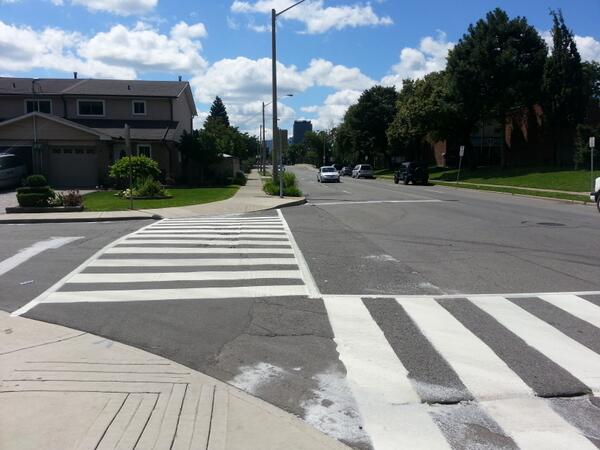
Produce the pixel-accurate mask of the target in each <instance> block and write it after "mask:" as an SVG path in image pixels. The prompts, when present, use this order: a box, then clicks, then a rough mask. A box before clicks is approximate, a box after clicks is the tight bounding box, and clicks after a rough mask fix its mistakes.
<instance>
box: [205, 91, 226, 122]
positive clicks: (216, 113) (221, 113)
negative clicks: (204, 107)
mask: <svg viewBox="0 0 600 450" xmlns="http://www.w3.org/2000/svg"><path fill="white" fill-rule="evenodd" d="M215 120H218V121H220V122H221V123H222V124H223V125H225V126H226V127H229V126H230V123H229V116H228V115H227V109H226V108H225V104H224V103H223V100H221V98H220V97H219V96H217V97H216V98H215V100H214V102H213V104H212V106H211V107H210V114H209V116H208V117H207V119H206V121H207V122H208V121H215Z"/></svg>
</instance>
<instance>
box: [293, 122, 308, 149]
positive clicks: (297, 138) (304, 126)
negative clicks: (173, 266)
mask: <svg viewBox="0 0 600 450" xmlns="http://www.w3.org/2000/svg"><path fill="white" fill-rule="evenodd" d="M312 130H313V127H312V122H311V121H310V120H295V121H294V144H302V143H303V142H304V135H305V134H306V133H307V132H309V131H312Z"/></svg>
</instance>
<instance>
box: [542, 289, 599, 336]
mask: <svg viewBox="0 0 600 450" xmlns="http://www.w3.org/2000/svg"><path fill="white" fill-rule="evenodd" d="M540 298H541V299H542V300H544V301H546V302H548V303H550V304H551V305H554V306H556V307H557V308H560V309H562V310H563V311H566V312H568V313H569V314H571V315H572V316H575V317H577V318H579V319H581V320H585V321H586V322H588V323H591V324H592V325H594V326H595V327H597V328H600V308H599V307H598V306H596V305H594V304H593V303H592V302H588V301H587V300H586V299H584V298H581V297H578V296H576V295H569V294H562V295H561V294H554V295H540Z"/></svg>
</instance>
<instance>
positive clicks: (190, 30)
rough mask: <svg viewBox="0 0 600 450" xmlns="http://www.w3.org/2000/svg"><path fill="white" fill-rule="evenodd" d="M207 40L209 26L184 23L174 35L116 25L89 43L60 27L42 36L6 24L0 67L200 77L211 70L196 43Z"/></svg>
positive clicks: (1, 27) (0, 35) (1, 31)
mask: <svg viewBox="0 0 600 450" xmlns="http://www.w3.org/2000/svg"><path fill="white" fill-rule="evenodd" d="M205 35H206V29H205V28H204V25H202V24H193V25H188V24H186V23H184V22H180V23H179V24H177V25H175V26H174V27H173V28H172V29H171V34H170V35H165V34H160V33H159V32H158V31H157V30H155V29H153V28H150V27H149V26H148V25H146V24H143V23H138V24H137V25H135V26H134V27H133V28H131V29H130V28H127V27H125V26H123V25H115V26H114V27H112V28H111V29H110V30H109V31H108V32H100V33H97V34H96V35H94V36H92V37H91V38H89V37H87V36H84V35H83V34H81V33H77V32H69V31H65V30H61V29H59V28H50V27H48V28H45V29H43V30H41V31H38V30H34V29H32V28H30V27H20V26H15V25H9V24H6V23H4V22H2V21H0V50H1V51H0V67H2V68H3V69H4V70H10V71H17V72H25V71H31V70H36V69H44V70H55V71H58V72H69V73H70V72H73V71H77V72H79V73H80V74H81V76H84V77H86V76H87V77H97V78H100V77H102V78H125V79H132V78H137V75H138V73H140V72H146V71H164V72H181V73H194V72H196V71H199V70H202V69H204V68H205V67H206V61H205V60H204V59H203V58H202V56H201V55H200V50H201V44H200V42H199V41H197V40H195V38H198V37H203V36H205Z"/></svg>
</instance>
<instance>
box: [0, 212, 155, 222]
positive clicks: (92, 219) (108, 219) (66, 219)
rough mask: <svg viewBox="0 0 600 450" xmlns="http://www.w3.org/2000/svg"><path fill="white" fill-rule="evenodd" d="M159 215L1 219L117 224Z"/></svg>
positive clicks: (153, 218)
mask: <svg viewBox="0 0 600 450" xmlns="http://www.w3.org/2000/svg"><path fill="white" fill-rule="evenodd" d="M162 219H163V217H162V216H160V215H158V214H153V215H143V216H127V217H125V216H124V217H110V216H108V217H40V218H14V219H13V218H10V219H4V218H0V225H2V224H7V225H11V224H13V225H14V224H32V223H77V222H80V223H81V222H116V221H121V222H122V221H126V220H162Z"/></svg>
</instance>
